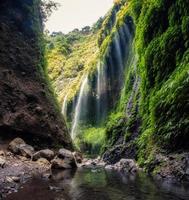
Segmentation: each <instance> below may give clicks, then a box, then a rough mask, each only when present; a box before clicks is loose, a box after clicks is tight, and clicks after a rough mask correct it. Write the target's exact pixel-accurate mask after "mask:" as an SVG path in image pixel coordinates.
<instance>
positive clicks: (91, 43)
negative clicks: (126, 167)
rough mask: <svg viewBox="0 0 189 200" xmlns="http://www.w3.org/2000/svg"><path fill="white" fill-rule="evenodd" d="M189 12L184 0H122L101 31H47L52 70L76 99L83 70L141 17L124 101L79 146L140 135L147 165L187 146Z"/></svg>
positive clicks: (138, 141)
mask: <svg viewBox="0 0 189 200" xmlns="http://www.w3.org/2000/svg"><path fill="white" fill-rule="evenodd" d="M188 13H189V7H188V4H187V2H186V1H184V0H175V1H172V0H141V1H138V0H128V1H116V2H115V5H114V7H113V8H112V10H110V11H109V12H108V14H107V15H106V16H105V17H104V18H103V19H100V20H99V21H98V23H97V24H98V25H97V24H96V26H94V27H98V28H96V29H95V30H93V31H91V30H90V31H89V32H88V33H81V32H80V31H78V30H77V31H73V32H71V33H70V34H68V35H62V34H60V35H58V34H56V35H55V36H51V37H50V38H49V37H48V38H47V40H48V53H47V58H48V63H49V65H48V66H49V67H48V72H49V74H50V77H51V80H52V81H53V84H54V85H55V88H56V92H57V94H58V96H59V100H60V102H62V100H63V98H64V96H65V94H66V93H67V91H69V99H70V100H71V99H73V97H74V96H75V95H76V94H77V91H78V89H79V86H80V83H81V77H82V75H83V74H85V73H90V72H92V71H93V70H94V69H95V66H96V63H97V60H98V58H99V57H101V58H104V56H105V55H106V54H107V53H108V49H109V48H110V47H111V45H112V40H113V37H114V36H115V34H116V33H117V32H118V30H119V28H120V27H121V26H122V25H123V24H124V22H125V21H126V20H130V19H133V21H134V23H135V28H136V30H135V41H134V44H133V48H134V50H132V51H133V52H135V55H133V57H132V58H130V61H129V63H127V65H128V68H127V69H126V71H125V84H124V88H123V90H122V92H121V97H120V100H119V102H118V103H117V106H116V107H115V108H114V110H112V112H111V114H110V116H109V117H108V119H107V123H106V124H105V125H103V127H102V128H94V127H91V128H87V129H86V130H85V131H83V133H82V134H80V135H79V137H78V139H77V140H78V141H77V143H78V144H79V146H81V144H82V143H83V144H85V145H86V146H87V145H88V146H87V148H88V149H92V151H93V150H94V152H95V153H99V152H100V147H103V149H104V150H107V149H108V148H112V147H114V146H115V145H116V144H117V142H118V141H119V142H120V141H122V142H123V143H127V144H128V143H130V142H132V143H133V142H134V143H135V144H136V146H137V152H136V159H137V160H138V162H139V164H141V165H142V166H145V167H147V168H148V167H149V165H150V163H151V162H152V161H153V159H154V155H155V153H156V152H157V151H162V150H163V151H164V152H172V151H176V150H182V149H188V146H187V144H188V142H187V141H188V139H189V136H188V132H189V115H188V110H189V103H188V99H189V17H188ZM60 37H61V39H60ZM70 37H71V40H70ZM73 38H74V39H73ZM97 38H98V39H97ZM133 54H134V53H133ZM61 81H62V84H60V82H61ZM58 87H61V89H60V88H58Z"/></svg>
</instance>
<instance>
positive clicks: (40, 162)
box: [37, 158, 50, 166]
mask: <svg viewBox="0 0 189 200" xmlns="http://www.w3.org/2000/svg"><path fill="white" fill-rule="evenodd" d="M37 163H38V164H39V165H43V166H48V165H50V162H49V161H48V160H47V159H46V158H39V159H38V160H37Z"/></svg>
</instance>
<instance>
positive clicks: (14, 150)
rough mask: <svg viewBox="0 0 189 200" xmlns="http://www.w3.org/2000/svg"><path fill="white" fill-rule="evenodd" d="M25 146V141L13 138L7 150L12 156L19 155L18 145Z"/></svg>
mask: <svg viewBox="0 0 189 200" xmlns="http://www.w3.org/2000/svg"><path fill="white" fill-rule="evenodd" d="M21 144H22V145H23V144H26V143H25V141H24V140H23V139H21V138H15V139H14V140H12V141H11V142H10V144H9V146H8V149H9V150H10V151H11V152H12V153H14V154H18V153H19V147H20V145H21Z"/></svg>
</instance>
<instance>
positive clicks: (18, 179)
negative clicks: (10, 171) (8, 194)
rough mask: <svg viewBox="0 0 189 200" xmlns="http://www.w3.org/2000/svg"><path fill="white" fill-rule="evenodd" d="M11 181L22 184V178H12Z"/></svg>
mask: <svg viewBox="0 0 189 200" xmlns="http://www.w3.org/2000/svg"><path fill="white" fill-rule="evenodd" d="M11 179H12V180H13V181H14V182H16V183H19V182H20V177H18V176H13V177H11Z"/></svg>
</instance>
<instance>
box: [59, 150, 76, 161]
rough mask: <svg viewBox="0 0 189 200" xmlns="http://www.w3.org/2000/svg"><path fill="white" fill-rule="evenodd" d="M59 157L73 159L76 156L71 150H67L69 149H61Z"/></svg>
mask: <svg viewBox="0 0 189 200" xmlns="http://www.w3.org/2000/svg"><path fill="white" fill-rule="evenodd" d="M58 157H59V158H63V159H64V158H71V159H74V156H73V154H72V152H71V151H69V150H67V149H64V148H62V149H60V150H59V152H58Z"/></svg>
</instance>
